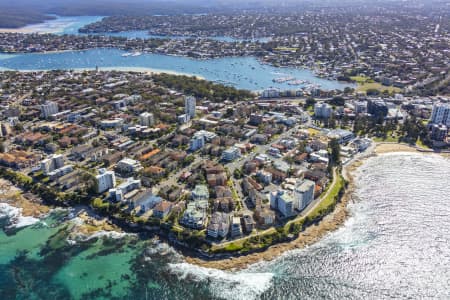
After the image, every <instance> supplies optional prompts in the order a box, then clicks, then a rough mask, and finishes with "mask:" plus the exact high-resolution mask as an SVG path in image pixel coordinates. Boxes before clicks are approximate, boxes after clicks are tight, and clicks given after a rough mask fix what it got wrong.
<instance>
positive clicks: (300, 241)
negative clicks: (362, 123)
mask: <svg viewBox="0 0 450 300" xmlns="http://www.w3.org/2000/svg"><path fill="white" fill-rule="evenodd" d="M396 152H417V153H424V152H423V151H418V149H417V148H416V147H413V146H409V145H407V144H398V143H376V144H375V145H373V146H372V147H370V148H369V149H368V150H366V151H365V152H364V153H361V155H360V156H356V157H355V158H354V159H353V160H352V161H350V162H349V163H347V164H346V165H344V166H343V167H342V176H343V178H344V179H345V181H346V188H345V193H344V194H343V196H342V197H341V198H340V199H339V201H338V202H337V204H336V205H335V208H334V210H333V211H332V212H331V213H330V214H328V215H326V216H325V217H324V218H323V219H322V220H320V221H319V222H317V223H316V224H311V225H309V226H307V227H306V228H305V230H304V231H302V232H301V233H300V234H299V235H298V237H297V238H295V239H294V240H292V241H290V242H284V243H279V244H274V245H272V246H270V247H268V248H267V249H265V250H264V251H261V252H256V253H251V254H247V255H245V254H243V255H239V256H232V257H231V256H230V257H228V258H222V257H221V258H218V259H215V258H214V257H212V258H210V259H204V258H201V257H199V256H198V255H192V256H191V255H186V256H185V260H186V262H188V263H190V264H194V265H198V266H201V267H206V268H214V269H219V270H227V271H235V270H241V269H245V268H247V267H248V266H250V265H252V264H256V263H258V262H261V261H271V260H274V259H276V258H278V257H280V256H281V255H283V254H284V253H286V252H287V251H291V250H296V249H302V248H305V247H307V246H310V245H312V244H314V243H316V242H318V241H319V240H320V239H322V238H323V237H324V236H325V235H327V234H328V233H330V232H333V231H335V230H337V229H338V228H339V227H340V226H341V225H342V224H344V223H345V221H346V220H347V219H348V217H349V216H350V212H349V210H348V204H349V203H351V202H352V201H353V193H354V190H355V187H356V186H355V178H354V175H355V172H356V170H357V169H358V168H359V167H360V166H361V165H362V164H363V163H364V161H365V160H366V159H367V158H369V157H372V156H374V155H383V154H386V153H396ZM426 153H430V152H426ZM0 184H1V188H2V191H4V193H3V195H2V197H1V198H0V201H1V202H2V203H7V204H8V205H11V206H13V207H16V208H19V209H20V210H21V214H22V216H23V217H42V216H44V215H46V214H48V213H49V212H50V210H51V207H49V206H46V205H44V204H42V202H40V201H38V200H37V199H35V198H30V197H27V196H26V195H25V196H24V195H22V194H21V191H20V189H18V188H16V187H15V186H13V185H12V184H11V183H9V182H8V181H6V180H2V181H1V182H0ZM79 218H80V220H82V223H83V224H82V226H81V225H80V226H78V227H77V228H76V229H75V231H77V233H76V235H78V236H84V237H85V238H88V236H89V235H93V234H96V233H98V232H114V231H117V232H118V233H119V232H121V230H120V229H119V227H117V226H114V225H112V224H111V223H110V222H108V221H107V220H106V219H101V218H98V217H95V216H93V215H91V214H90V213H89V214H88V213H85V212H84V213H81V214H80V216H79ZM218 257H219V256H218Z"/></svg>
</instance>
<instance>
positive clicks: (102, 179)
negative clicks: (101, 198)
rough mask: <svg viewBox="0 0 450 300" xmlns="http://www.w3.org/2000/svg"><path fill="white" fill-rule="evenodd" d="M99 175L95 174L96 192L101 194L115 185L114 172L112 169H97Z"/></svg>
mask: <svg viewBox="0 0 450 300" xmlns="http://www.w3.org/2000/svg"><path fill="white" fill-rule="evenodd" d="M98 173H99V175H97V176H95V178H96V179H97V193H99V194H101V193H104V192H106V191H107V190H109V189H112V188H113V187H114V186H115V185H116V174H115V173H114V171H107V170H106V169H103V168H102V169H100V170H98Z"/></svg>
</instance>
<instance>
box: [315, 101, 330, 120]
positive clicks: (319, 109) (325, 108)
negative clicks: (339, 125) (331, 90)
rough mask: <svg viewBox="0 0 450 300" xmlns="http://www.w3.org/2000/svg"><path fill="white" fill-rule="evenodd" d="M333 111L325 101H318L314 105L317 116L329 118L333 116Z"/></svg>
mask: <svg viewBox="0 0 450 300" xmlns="http://www.w3.org/2000/svg"><path fill="white" fill-rule="evenodd" d="M332 113H333V108H332V107H331V106H330V105H329V104H328V103H325V102H322V103H316V104H315V105H314V115H315V116H316V117H317V118H324V119H327V118H329V117H331V114H332Z"/></svg>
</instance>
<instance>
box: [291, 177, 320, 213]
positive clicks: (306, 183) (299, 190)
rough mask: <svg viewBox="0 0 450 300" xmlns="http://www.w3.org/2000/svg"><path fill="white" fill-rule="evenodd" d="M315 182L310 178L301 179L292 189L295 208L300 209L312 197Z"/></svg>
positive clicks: (303, 207) (307, 203)
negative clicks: (295, 202)
mask: <svg viewBox="0 0 450 300" xmlns="http://www.w3.org/2000/svg"><path fill="white" fill-rule="evenodd" d="M314 187H315V183H314V181H311V180H307V179H305V180H303V181H302V182H301V183H300V184H299V185H297V186H296V188H295V190H294V194H295V200H296V201H297V205H296V206H297V209H298V210H300V211H302V210H304V209H305V207H307V206H308V205H309V204H310V203H311V202H312V201H313V199H314Z"/></svg>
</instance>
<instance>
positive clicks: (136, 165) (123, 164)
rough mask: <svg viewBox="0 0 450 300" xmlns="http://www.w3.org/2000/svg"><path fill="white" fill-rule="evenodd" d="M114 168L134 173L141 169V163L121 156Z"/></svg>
mask: <svg viewBox="0 0 450 300" xmlns="http://www.w3.org/2000/svg"><path fill="white" fill-rule="evenodd" d="M116 170H117V171H118V172H121V173H136V172H139V171H140V170H142V165H141V163H140V162H138V161H137V160H134V159H131V158H123V159H122V160H120V161H119V162H118V163H117V165H116Z"/></svg>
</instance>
